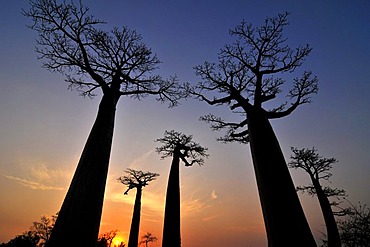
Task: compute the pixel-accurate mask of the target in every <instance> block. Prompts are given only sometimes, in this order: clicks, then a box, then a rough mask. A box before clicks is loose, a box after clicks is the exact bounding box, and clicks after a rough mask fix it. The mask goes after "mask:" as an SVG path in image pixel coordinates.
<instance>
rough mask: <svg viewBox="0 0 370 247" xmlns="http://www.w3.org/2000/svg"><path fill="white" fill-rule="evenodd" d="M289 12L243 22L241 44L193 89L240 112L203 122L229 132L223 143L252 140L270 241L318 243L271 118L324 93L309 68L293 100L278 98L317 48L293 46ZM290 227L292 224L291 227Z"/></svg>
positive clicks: (295, 82)
mask: <svg viewBox="0 0 370 247" xmlns="http://www.w3.org/2000/svg"><path fill="white" fill-rule="evenodd" d="M288 15H289V13H287V12H286V13H282V14H278V15H277V16H275V17H272V18H270V17H268V18H266V19H265V21H264V23H263V24H262V25H261V26H257V27H255V26H253V25H252V24H250V23H248V22H246V21H242V22H241V24H240V25H238V26H236V27H235V28H234V29H231V30H230V35H231V36H232V37H235V42H234V43H232V44H229V45H226V46H224V47H223V48H222V49H221V51H220V53H219V55H218V62H217V63H215V62H204V63H203V64H201V65H198V66H195V67H194V69H195V73H196V75H197V76H199V77H200V78H201V79H202V80H201V81H200V82H199V83H197V84H196V85H195V86H193V85H191V84H187V90H188V92H189V93H190V94H191V95H193V96H195V97H196V98H197V99H199V100H201V101H204V102H206V103H208V104H209V105H215V106H221V105H225V106H227V107H228V108H229V109H230V110H231V112H232V113H235V115H237V116H239V118H238V119H237V120H235V118H234V120H233V121H227V120H224V119H223V118H221V117H218V116H215V115H213V114H209V115H206V116H203V117H201V120H203V121H205V122H207V123H210V124H211V128H212V129H213V130H223V129H225V130H226V134H225V136H223V137H221V138H219V140H220V141H222V142H226V143H228V142H234V141H236V142H240V143H243V144H244V143H249V142H250V148H251V153H252V158H253V164H254V168H255V174H256V180H257V185H258V191H259V193H260V200H261V206H262V211H263V215H264V220H265V226H266V230H267V237H268V240H269V245H271V246H275V245H276V246H283V245H289V244H290V243H292V244H293V243H294V244H295V245H300V246H303V245H305V246H315V242H314V238H313V236H312V233H311V231H310V229H309V226H308V223H307V220H306V218H305V216H304V212H303V209H302V207H301V205H300V202H299V199H298V196H297V194H296V192H295V187H294V184H293V181H292V179H291V177H290V174H289V170H288V168H287V166H286V162H285V159H284V156H283V154H282V152H281V149H280V146H279V143H278V140H277V138H276V136H275V133H274V131H273V129H272V127H271V125H270V123H269V119H276V118H282V117H285V116H288V115H290V114H291V113H292V112H293V111H294V110H296V109H297V107H298V106H300V105H303V104H307V103H310V102H311V95H313V94H316V93H317V91H318V86H317V82H318V79H317V78H316V76H313V75H312V72H311V71H303V72H302V74H301V76H299V77H296V78H294V79H292V80H291V87H290V89H289V90H288V91H287V92H286V98H287V100H285V99H284V98H283V99H281V98H280V99H278V96H279V94H281V93H282V92H283V89H285V88H286V87H287V85H286V79H284V78H283V75H286V76H287V77H288V78H290V77H291V75H290V73H292V72H296V71H297V69H298V68H299V67H300V66H301V65H302V64H303V62H304V60H305V59H306V57H307V56H308V55H309V54H310V53H311V50H312V49H311V47H310V46H309V45H299V46H297V47H295V48H291V47H290V46H289V45H288V42H287V38H286V37H284V35H283V31H284V29H285V28H286V26H287V25H288V24H289V23H288V20H287V18H288ZM288 73H289V76H288ZM274 99H275V101H274V102H275V106H272V105H273V103H272V102H273V100H274ZM266 103H269V104H268V108H266V107H265V106H266ZM271 106H272V107H271ZM288 221H289V222H288ZM287 225H288V226H291V227H290V228H289V230H287V229H286V226H287ZM298 243H299V244H298ZM302 244H303V245H302Z"/></svg>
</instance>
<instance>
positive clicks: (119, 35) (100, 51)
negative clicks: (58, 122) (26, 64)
mask: <svg viewBox="0 0 370 247" xmlns="http://www.w3.org/2000/svg"><path fill="white" fill-rule="evenodd" d="M30 5H31V8H30V9H29V10H28V11H25V10H23V14H24V15H25V16H26V17H29V18H31V19H32V24H30V25H28V27H29V28H31V29H33V30H35V31H37V32H38V34H39V36H38V39H37V47H36V52H37V53H38V54H39V58H40V59H42V60H43V61H44V63H43V66H44V67H45V68H46V69H48V70H50V71H56V72H60V73H62V74H64V75H65V76H66V81H67V82H68V83H69V88H71V89H76V90H77V91H78V92H79V93H80V94H81V95H83V96H90V97H91V96H94V95H95V94H96V93H95V91H96V89H98V88H101V89H102V91H103V93H105V94H106V93H109V92H114V93H115V94H118V95H125V96H130V97H134V98H137V99H142V98H143V97H146V96H147V95H157V99H158V100H160V101H169V102H170V106H174V105H176V104H177V100H178V99H179V98H181V97H182V96H183V94H181V93H180V91H179V90H178V89H179V86H178V83H177V79H176V77H171V78H170V79H163V78H162V77H161V76H159V75H157V74H155V73H154V72H155V70H156V69H157V68H158V66H159V64H160V61H159V59H158V58H157V56H156V55H155V54H153V52H152V51H151V49H149V48H148V47H147V46H146V45H145V44H144V43H143V41H142V36H141V35H140V34H138V33H137V32H136V31H134V30H131V29H129V28H128V27H126V26H123V27H121V28H117V27H115V28H113V29H112V30H110V31H105V30H104V29H102V27H103V26H104V24H105V22H104V21H102V20H100V19H97V18H95V17H94V16H93V15H91V14H90V13H89V8H88V7H86V6H84V5H83V4H82V2H81V1H79V2H78V4H77V3H74V2H68V1H63V2H61V3H58V2H57V1H56V0H31V1H30Z"/></svg>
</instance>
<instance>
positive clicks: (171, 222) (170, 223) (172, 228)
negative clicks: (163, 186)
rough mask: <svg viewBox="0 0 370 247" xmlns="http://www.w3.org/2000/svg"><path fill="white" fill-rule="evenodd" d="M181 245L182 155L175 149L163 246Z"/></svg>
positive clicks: (169, 178) (168, 191)
mask: <svg viewBox="0 0 370 247" xmlns="http://www.w3.org/2000/svg"><path fill="white" fill-rule="evenodd" d="M180 246H181V234H180V157H179V153H178V151H176V150H175V151H174V155H173V159H172V164H171V169H170V174H169V177H168V185H167V194H166V207H165V212H164V225H163V237H162V247H180Z"/></svg>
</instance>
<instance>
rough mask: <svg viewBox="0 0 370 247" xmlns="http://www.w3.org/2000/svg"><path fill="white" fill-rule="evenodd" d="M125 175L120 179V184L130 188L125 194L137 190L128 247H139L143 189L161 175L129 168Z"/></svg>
mask: <svg viewBox="0 0 370 247" xmlns="http://www.w3.org/2000/svg"><path fill="white" fill-rule="evenodd" d="M125 173H126V174H127V175H125V176H121V177H119V178H118V181H119V182H121V183H122V184H124V185H126V186H127V187H128V188H127V190H126V191H125V193H124V194H125V195H127V194H128V192H129V191H130V190H131V189H134V188H136V197H135V205H134V212H133V215H132V221H131V229H130V236H129V240H128V247H137V245H138V242H139V230H140V214H141V195H142V189H143V187H145V186H147V185H148V183H149V182H151V181H153V180H155V179H156V178H157V177H158V176H159V174H158V173H152V172H143V171H137V170H134V169H130V168H127V169H126V171H125Z"/></svg>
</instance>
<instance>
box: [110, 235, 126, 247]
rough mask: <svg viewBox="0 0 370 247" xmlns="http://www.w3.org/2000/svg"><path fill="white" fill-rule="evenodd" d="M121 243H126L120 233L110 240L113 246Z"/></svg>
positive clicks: (117, 246) (118, 245)
mask: <svg viewBox="0 0 370 247" xmlns="http://www.w3.org/2000/svg"><path fill="white" fill-rule="evenodd" d="M122 243H124V244H126V245H127V241H126V239H124V237H122V236H121V235H120V234H118V235H117V236H115V237H114V238H113V240H112V246H113V247H120V246H121V244H122Z"/></svg>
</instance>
